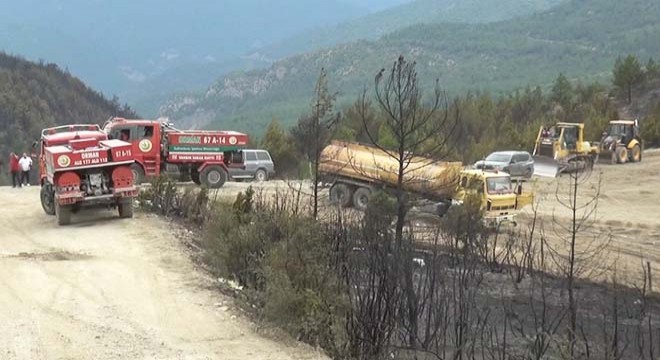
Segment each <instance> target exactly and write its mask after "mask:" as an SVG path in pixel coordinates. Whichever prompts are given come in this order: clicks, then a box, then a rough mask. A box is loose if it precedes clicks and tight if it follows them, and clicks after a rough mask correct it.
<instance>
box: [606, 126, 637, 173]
mask: <svg viewBox="0 0 660 360" xmlns="http://www.w3.org/2000/svg"><path fill="white" fill-rule="evenodd" d="M598 149H599V151H600V157H601V159H607V158H610V159H611V163H612V164H624V163H627V162H640V161H642V152H643V150H644V142H643V141H642V138H641V135H640V130H639V123H638V122H637V120H612V121H610V123H609V126H608V128H607V131H605V132H603V136H602V138H601V140H600V143H598Z"/></svg>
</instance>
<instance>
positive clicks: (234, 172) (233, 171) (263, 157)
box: [229, 149, 275, 181]
mask: <svg viewBox="0 0 660 360" xmlns="http://www.w3.org/2000/svg"><path fill="white" fill-rule="evenodd" d="M241 153H242V155H243V156H242V157H243V165H244V168H230V169H229V176H230V177H231V178H232V179H234V180H245V179H254V180H256V181H266V180H268V179H269V178H270V177H272V176H273V175H274V174H275V164H273V159H272V158H271V157H270V153H268V151H266V150H258V149H245V150H242V151H241Z"/></svg>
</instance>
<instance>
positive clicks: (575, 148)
mask: <svg viewBox="0 0 660 360" xmlns="http://www.w3.org/2000/svg"><path fill="white" fill-rule="evenodd" d="M598 154H599V148H598V146H594V145H592V144H590V143H589V142H588V141H585V140H584V123H568V122H559V123H557V124H555V125H553V126H551V127H545V126H542V127H541V129H540V130H539V133H538V136H537V137H536V144H535V145H534V152H533V154H532V155H533V156H534V175H537V176H544V177H556V176H558V175H559V174H560V173H562V172H574V171H577V170H583V169H588V168H592V167H593V165H594V163H595V162H596V161H598Z"/></svg>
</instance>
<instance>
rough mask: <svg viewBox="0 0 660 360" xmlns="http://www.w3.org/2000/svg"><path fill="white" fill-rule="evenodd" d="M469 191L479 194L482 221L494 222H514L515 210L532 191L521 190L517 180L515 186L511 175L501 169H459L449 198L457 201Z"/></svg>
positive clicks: (497, 223) (527, 202)
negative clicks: (453, 194)
mask: <svg viewBox="0 0 660 360" xmlns="http://www.w3.org/2000/svg"><path fill="white" fill-rule="evenodd" d="M468 194H477V195H478V196H479V197H480V198H481V204H482V209H483V210H484V221H485V222H486V223H487V224H489V225H493V226H496V225H499V224H502V223H505V222H511V223H515V221H514V220H515V217H516V214H517V212H518V210H520V209H521V208H522V207H524V206H526V205H528V204H530V203H531V194H528V193H523V191H522V185H520V184H518V185H517V186H514V183H513V182H512V181H511V176H510V175H509V174H507V173H504V172H490V171H482V170H463V171H461V175H460V180H459V184H458V188H457V191H456V196H455V197H454V199H452V200H453V201H452V202H453V203H455V204H456V203H459V204H460V203H462V202H463V201H464V200H465V198H466V196H467V195H468Z"/></svg>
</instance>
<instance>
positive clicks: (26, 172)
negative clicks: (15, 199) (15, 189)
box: [18, 153, 32, 186]
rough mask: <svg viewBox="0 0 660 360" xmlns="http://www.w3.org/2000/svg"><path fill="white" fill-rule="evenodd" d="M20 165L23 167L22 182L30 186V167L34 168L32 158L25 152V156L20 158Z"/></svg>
mask: <svg viewBox="0 0 660 360" xmlns="http://www.w3.org/2000/svg"><path fill="white" fill-rule="evenodd" d="M18 166H20V168H21V183H22V184H24V185H26V186H30V169H32V158H31V157H29V156H27V154H26V153H23V157H22V158H21V159H20V160H18Z"/></svg>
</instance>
